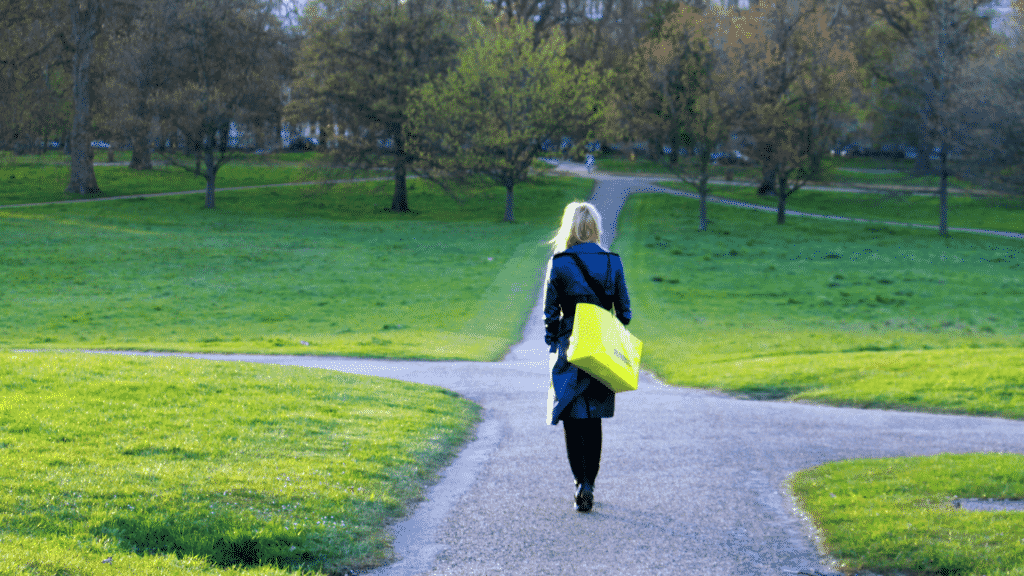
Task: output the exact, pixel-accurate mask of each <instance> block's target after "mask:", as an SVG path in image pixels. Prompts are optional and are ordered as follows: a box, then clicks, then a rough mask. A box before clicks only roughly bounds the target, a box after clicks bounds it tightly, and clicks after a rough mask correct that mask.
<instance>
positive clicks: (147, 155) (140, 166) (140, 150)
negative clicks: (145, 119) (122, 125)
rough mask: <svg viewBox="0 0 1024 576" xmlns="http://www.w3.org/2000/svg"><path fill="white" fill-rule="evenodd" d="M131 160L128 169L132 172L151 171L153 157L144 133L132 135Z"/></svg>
mask: <svg viewBox="0 0 1024 576" xmlns="http://www.w3.org/2000/svg"><path fill="white" fill-rule="evenodd" d="M131 139H132V160H131V162H130V163H129V164H128V168H131V169H132V170H152V169H153V155H152V152H151V151H150V149H149V138H148V137H147V135H146V134H145V132H138V133H135V134H132V136H131Z"/></svg>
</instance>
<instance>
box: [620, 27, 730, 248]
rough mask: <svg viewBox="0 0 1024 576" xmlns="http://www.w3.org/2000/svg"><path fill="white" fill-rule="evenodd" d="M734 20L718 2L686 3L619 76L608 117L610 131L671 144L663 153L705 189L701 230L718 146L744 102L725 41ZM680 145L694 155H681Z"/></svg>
mask: <svg viewBox="0 0 1024 576" xmlns="http://www.w3.org/2000/svg"><path fill="white" fill-rule="evenodd" d="M732 20H733V15H732V14H730V13H729V12H727V11H725V10H721V9H718V8H717V7H715V8H710V9H706V10H703V11H699V10H697V9H694V8H690V7H682V8H681V9H680V10H679V11H677V12H676V13H674V14H673V15H671V16H669V17H667V18H665V20H664V22H663V23H662V24H661V25H660V27H659V28H658V29H657V30H656V31H655V32H654V34H652V36H651V37H650V38H648V39H647V40H645V41H644V42H642V43H641V44H640V47H639V48H638V50H637V51H636V53H635V55H634V56H633V58H632V59H631V60H630V62H629V67H628V68H627V69H626V70H625V71H624V73H623V74H622V75H621V76H620V78H619V82H618V84H619V89H618V90H617V101H616V102H615V105H613V106H611V107H610V109H611V113H610V114H609V118H608V120H609V121H610V122H611V124H612V126H611V127H610V130H611V133H619V134H620V135H624V136H626V137H627V139H630V140H637V139H639V140H645V141H648V142H650V143H651V144H652V145H653V147H654V148H655V149H658V150H660V149H662V147H663V146H669V147H670V148H671V151H670V152H669V154H668V155H667V156H666V155H660V154H659V155H658V157H659V158H661V160H662V161H663V163H664V164H665V165H666V166H667V167H668V168H669V169H670V170H671V171H672V172H673V173H674V174H676V176H677V177H679V178H680V179H681V180H683V181H684V182H687V183H688V184H690V185H691V186H693V188H694V190H695V191H696V192H697V194H698V195H699V196H700V229H701V230H702V231H704V230H707V195H708V178H709V175H710V166H711V158H712V154H713V153H714V152H715V151H717V150H719V149H720V148H721V147H722V146H724V145H725V144H727V143H728V141H729V136H730V134H731V132H732V130H733V128H734V126H735V124H736V122H737V120H738V116H739V110H740V107H741V104H742V103H741V102H739V101H738V100H737V99H736V97H735V96H736V95H735V92H734V90H733V89H732V86H731V85H730V76H731V75H730V73H729V68H728V62H727V60H726V52H725V46H724V43H725V41H726V39H727V38H728V30H729V29H730V27H731V26H732ZM680 147H685V148H686V149H687V150H688V151H690V152H692V155H691V156H688V157H686V158H683V159H680V158H679V149H680Z"/></svg>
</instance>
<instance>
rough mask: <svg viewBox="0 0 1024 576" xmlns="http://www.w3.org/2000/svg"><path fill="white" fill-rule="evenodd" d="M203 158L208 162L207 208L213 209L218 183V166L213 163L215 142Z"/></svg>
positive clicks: (208, 146) (207, 148) (206, 173)
mask: <svg viewBox="0 0 1024 576" xmlns="http://www.w3.org/2000/svg"><path fill="white" fill-rule="evenodd" d="M203 156H204V157H205V160H206V172H205V174H204V175H205V176H206V208H209V209H211V210H212V209H213V208H214V206H215V204H214V198H213V194H214V188H215V185H216V183H217V166H216V165H215V164H214V162H213V142H209V143H208V144H207V145H206V150H204V151H203Z"/></svg>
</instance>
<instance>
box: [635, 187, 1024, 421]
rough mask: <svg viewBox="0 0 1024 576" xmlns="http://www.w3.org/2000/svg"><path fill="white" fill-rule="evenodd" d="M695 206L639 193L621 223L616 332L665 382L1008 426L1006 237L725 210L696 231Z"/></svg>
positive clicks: (1017, 252) (1011, 404)
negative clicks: (978, 418)
mask: <svg viewBox="0 0 1024 576" xmlns="http://www.w3.org/2000/svg"><path fill="white" fill-rule="evenodd" d="M695 210H696V201H694V200H689V199H685V198H677V197H669V196H665V195H653V194H649V195H640V196H634V197H633V198H631V199H630V201H629V202H628V203H627V205H626V207H625V208H624V210H623V212H622V214H621V215H620V217H619V222H620V225H621V228H620V233H619V236H618V240H617V243H616V246H615V248H616V250H617V251H618V252H619V253H621V254H622V256H623V259H624V262H625V265H626V273H627V282H628V284H629V287H630V295H631V297H632V299H633V306H634V321H633V323H632V324H631V325H630V328H631V329H633V330H635V333H636V334H637V336H638V337H640V338H641V339H642V340H644V341H645V344H644V361H645V363H646V365H647V366H648V367H649V368H650V369H652V370H653V371H654V372H656V373H657V374H658V375H660V376H661V377H663V378H664V379H665V380H666V381H668V382H671V383H675V384H681V385H693V386H701V387H708V388H716V389H722V390H727V391H732V392H735V393H740V394H745V395H749V396H758V397H769V398H803V399H808V400H814V401H817V402H826V403H837V404H848V405H860V406H889V407H910V408H915V409H927V410H937V411H951V412H967V413H984V414H1005V415H1011V416H1014V417H1019V416H1020V415H1021V413H1020V411H1019V409H1018V408H1017V407H1016V404H1017V403H1019V402H1018V400H1017V398H1018V397H1017V395H1016V388H1019V387H1020V384H1021V383H1022V382H1021V379H1020V376H1019V374H1020V373H1021V372H1020V368H1021V367H1022V364H1021V362H1022V358H1024V354H1022V352H1021V348H1022V347H1024V336H1022V334H1024V274H1021V269H1022V264H1024V252H1022V245H1021V243H1020V241H1017V240H1012V239H1002V238H987V237H974V236H972V237H957V238H954V239H948V240H947V239H941V238H939V237H938V236H937V235H936V234H934V233H933V232H928V231H915V230H909V229H901V228H888V227H877V226H867V225H864V224H856V223H835V222H825V221H819V220H809V219H792V220H790V221H789V222H788V223H787V224H786V225H784V226H778V225H776V224H775V223H774V216H773V215H772V214H760V213H755V212H750V211H743V210H740V209H735V208H730V207H725V206H715V207H714V208H713V212H712V215H711V218H712V220H713V226H712V230H711V231H709V232H706V233H701V232H698V231H696V230H695V224H694V223H695V218H694V213H695ZM687 223H690V224H687ZM1004 363H1005V367H1003V366H1001V365H1002V364H1004ZM954 374H955V377H954V376H953V375H954ZM954 380H956V381H955V382H954ZM946 384H949V386H946ZM929 385H931V386H935V387H938V389H937V390H934V391H931V392H928V391H927V390H926V389H927V388H928V386H929ZM943 390H944V391H945V393H944V392H943Z"/></svg>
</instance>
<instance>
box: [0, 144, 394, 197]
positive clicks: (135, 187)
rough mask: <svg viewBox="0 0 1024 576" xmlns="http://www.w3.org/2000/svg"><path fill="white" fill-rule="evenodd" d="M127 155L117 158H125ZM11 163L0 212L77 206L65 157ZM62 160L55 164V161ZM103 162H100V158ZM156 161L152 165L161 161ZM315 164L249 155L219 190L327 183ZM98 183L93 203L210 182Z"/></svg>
mask: <svg viewBox="0 0 1024 576" xmlns="http://www.w3.org/2000/svg"><path fill="white" fill-rule="evenodd" d="M123 154H125V153H119V155H123ZM13 158H14V159H13V160H12V161H10V162H8V163H6V164H5V163H0V206H2V205H5V204H28V203H35V202H54V201H61V200H78V199H80V198H79V197H78V196H76V195H66V194H65V193H64V188H65V187H66V186H67V181H68V173H69V167H68V164H67V162H66V161H63V160H64V159H65V158H66V157H65V156H54V155H48V156H44V157H35V156H28V157H24V156H15V157H13ZM55 158H56V159H58V160H62V161H61V162H56V161H54V159H55ZM97 158H99V156H97ZM47 160H49V161H47ZM159 160H160V158H159V156H154V161H159ZM314 162H315V158H311V157H310V156H309V153H304V154H300V153H291V154H276V155H266V156H263V155H247V156H245V157H243V158H240V159H239V160H237V161H235V162H231V163H228V164H225V165H224V166H223V167H222V168H221V169H220V170H219V171H218V172H217V182H216V186H217V189H218V190H221V189H224V188H233V187H239V186H264V185H269V184H288V183H296V182H313V181H318V180H320V179H321V178H322V177H323V173H322V172H320V171H318V170H317V169H316V168H315V164H314ZM94 170H95V171H96V182H97V184H99V187H100V190H101V193H100V194H99V195H97V196H90V197H91V198H95V197H100V198H103V197H112V196H130V195H136V194H160V193H166V192H186V191H192V190H206V180H205V179H204V178H203V177H201V176H196V175H195V174H192V173H190V172H187V171H186V170H184V169H182V168H179V167H176V166H157V167H156V168H154V169H153V170H147V171H141V172H140V171H137V170H130V169H129V168H128V167H127V166H95V168H94ZM386 176H387V173H381V172H375V171H367V170H359V171H354V170H348V171H337V172H335V173H333V174H332V175H331V178H335V179H341V178H357V177H386Z"/></svg>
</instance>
